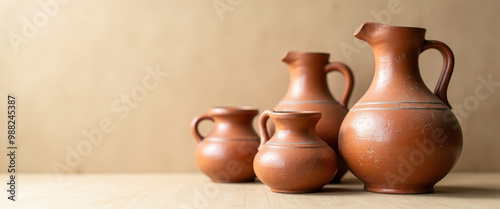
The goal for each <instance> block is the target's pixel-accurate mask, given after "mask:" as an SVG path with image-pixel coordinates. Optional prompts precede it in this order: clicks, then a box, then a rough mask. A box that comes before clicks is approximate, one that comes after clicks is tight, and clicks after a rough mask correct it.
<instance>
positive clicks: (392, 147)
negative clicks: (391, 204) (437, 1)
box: [339, 23, 462, 194]
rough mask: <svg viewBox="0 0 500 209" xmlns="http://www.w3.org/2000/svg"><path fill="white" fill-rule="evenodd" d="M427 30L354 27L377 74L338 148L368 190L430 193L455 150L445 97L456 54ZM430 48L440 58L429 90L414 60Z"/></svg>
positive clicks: (453, 122)
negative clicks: (440, 66) (427, 34)
mask: <svg viewBox="0 0 500 209" xmlns="http://www.w3.org/2000/svg"><path fill="white" fill-rule="evenodd" d="M425 31H426V30H425V29H423V28H413V27H395V26H389V25H384V24H380V23H364V24H363V25H361V26H360V27H359V28H358V29H357V30H356V32H355V34H354V36H355V37H356V38H359V39H361V40H364V41H366V42H368V43H369V44H370V46H371V47H372V48H373V53H374V54H375V62H376V65H375V75H374V78H373V81H372V83H371V85H370V87H369V88H368V90H367V92H366V93H365V95H364V96H363V97H362V98H361V99H360V100H359V101H358V103H356V104H355V105H354V106H353V107H352V108H351V111H350V112H349V113H348V114H347V116H346V118H345V119H344V122H343V123H342V127H341V129H340V136H339V148H340V153H341V154H342V155H343V157H344V159H345V160H346V162H347V164H348V166H349V169H350V170H351V172H352V173H354V175H356V176H357V177H358V178H359V179H361V181H363V182H364V183H365V190H367V191H372V192H380V193H398V194H412V193H428V192H433V186H434V184H436V183H437V182H438V181H439V180H441V179H442V178H444V177H445V176H446V175H447V174H448V172H449V171H450V170H451V169H452V167H453V166H454V164H455V163H456V161H457V160H458V157H459V156H460V152H461V150H462V131H461V129H460V124H459V123H458V120H457V118H456V117H455V116H454V115H453V113H452V112H451V107H450V104H449V103H448V99H447V96H446V90H447V88H448V84H449V82H450V78H451V74H452V71H453V66H454V57H453V53H452V51H451V50H450V48H449V47H448V46H446V45H445V44H444V43H442V42H439V41H429V40H425V39H424V36H425ZM427 49H437V50H438V51H439V52H441V54H442V56H443V58H444V65H443V69H442V73H441V76H440V78H439V81H438V84H437V86H436V89H435V90H434V93H432V92H431V91H430V90H429V89H428V88H427V86H426V85H425V84H424V82H423V80H422V77H421V76H420V70H419V66H418V61H419V55H420V54H421V53H422V52H424V51H425V50H427Z"/></svg>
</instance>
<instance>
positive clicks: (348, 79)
mask: <svg viewBox="0 0 500 209" xmlns="http://www.w3.org/2000/svg"><path fill="white" fill-rule="evenodd" d="M332 71H339V72H341V73H342V75H343V76H344V78H345V87H344V93H343V94H342V97H341V98H340V100H339V103H340V105H342V106H344V107H345V108H347V102H349V99H350V98H351V93H352V87H353V86H354V76H353V75H352V71H351V69H350V68H349V67H347V65H345V64H344V63H341V62H332V63H329V64H327V65H326V66H325V72H326V73H329V72H332Z"/></svg>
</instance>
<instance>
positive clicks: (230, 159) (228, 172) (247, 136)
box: [191, 107, 260, 182]
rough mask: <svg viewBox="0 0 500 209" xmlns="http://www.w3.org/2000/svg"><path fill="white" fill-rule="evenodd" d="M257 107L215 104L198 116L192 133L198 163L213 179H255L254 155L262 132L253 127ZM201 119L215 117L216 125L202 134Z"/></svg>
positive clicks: (235, 180) (194, 120) (192, 127)
mask: <svg viewBox="0 0 500 209" xmlns="http://www.w3.org/2000/svg"><path fill="white" fill-rule="evenodd" d="M257 114H258V110H257V109H254V108H249V107H214V108H212V109H210V111H209V112H208V113H204V114H200V115H198V116H196V117H195V118H194V119H193V121H192V123H191V133H192V134H193V137H194V138H195V140H196V141H197V142H198V146H197V147H196V154H195V157H196V163H197V164H198V167H199V168H200V170H201V171H202V172H203V173H205V174H206V175H207V176H208V177H210V178H211V179H212V181H214V182H248V181H253V180H254V179H255V173H254V171H253V159H254V157H255V154H256V153H257V148H258V147H259V141H260V140H259V136H258V135H257V133H255V130H254V129H253V127H252V120H253V118H254V117H255V116H256V115H257ZM202 120H212V121H214V123H215V124H214V128H213V129H212V131H211V132H210V133H209V134H208V135H207V136H206V137H203V136H202V135H201V134H200V133H199V132H198V124H199V123H200V121H202Z"/></svg>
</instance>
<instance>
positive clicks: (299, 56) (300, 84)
mask: <svg viewBox="0 0 500 209" xmlns="http://www.w3.org/2000/svg"><path fill="white" fill-rule="evenodd" d="M329 57H330V55H329V54H325V53H302V52H296V51H290V52H288V54H286V56H285V57H284V58H283V62H285V63H286V64H287V65H288V68H289V69H290V84H289V87H288V91H287V93H286V95H285V97H283V99H282V100H281V101H280V102H279V103H278V105H276V107H275V108H274V110H278V111H319V112H321V114H322V117H321V119H320V120H319V122H318V125H317V126H316V131H317V133H318V135H319V137H320V138H321V139H323V140H324V141H325V142H326V143H327V144H328V145H329V146H330V147H331V148H332V149H333V150H334V151H335V152H336V153H338V134H339V129H340V124H341V123H342V120H343V119H344V117H345V115H346V114H347V111H348V110H347V102H348V101H349V98H350V96H351V91H352V87H353V85H354V80H353V76H352V72H351V70H350V69H349V67H347V66H346V65H344V64H342V63H340V62H333V63H329V62H328V59H329ZM335 71H338V72H340V73H342V75H343V76H344V78H345V88H344V93H343V95H342V97H341V99H340V101H339V102H337V101H336V100H335V98H334V97H333V96H332V94H331V93H330V90H329V89H328V84H327V81H326V75H327V73H329V72H335ZM338 166H339V169H338V172H337V175H336V176H335V178H334V179H333V181H332V182H339V181H340V179H341V178H342V176H343V175H344V174H345V173H346V172H347V166H346V165H345V163H344V161H343V160H342V158H341V157H339V158H338Z"/></svg>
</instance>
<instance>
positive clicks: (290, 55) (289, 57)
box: [281, 51, 298, 64]
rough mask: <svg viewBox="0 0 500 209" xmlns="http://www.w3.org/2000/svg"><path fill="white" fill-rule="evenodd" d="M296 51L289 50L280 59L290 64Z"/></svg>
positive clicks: (295, 55)
mask: <svg viewBox="0 0 500 209" xmlns="http://www.w3.org/2000/svg"><path fill="white" fill-rule="evenodd" d="M297 53H298V52H296V51H289V52H288V53H286V54H285V56H284V57H283V59H281V61H283V62H284V63H287V64H291V63H292V62H293V61H294V60H295V58H296V57H297Z"/></svg>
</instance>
